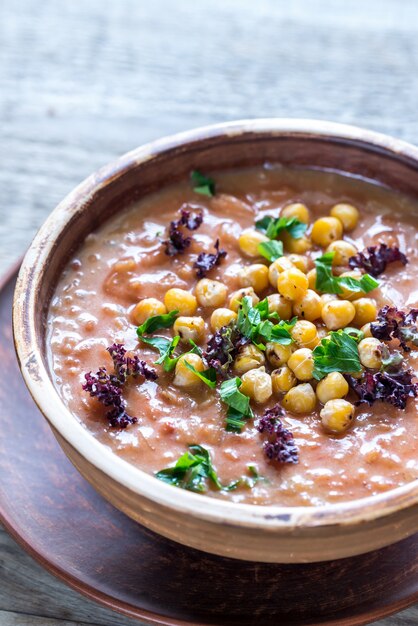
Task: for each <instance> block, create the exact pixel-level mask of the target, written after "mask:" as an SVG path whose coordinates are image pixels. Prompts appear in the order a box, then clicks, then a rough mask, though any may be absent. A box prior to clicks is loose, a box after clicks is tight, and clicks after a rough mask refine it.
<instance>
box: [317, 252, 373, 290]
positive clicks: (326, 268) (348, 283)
mask: <svg viewBox="0 0 418 626" xmlns="http://www.w3.org/2000/svg"><path fill="white" fill-rule="evenodd" d="M334 255H335V252H326V253H325V254H323V255H322V256H321V257H319V258H318V259H316V260H315V267H316V283H315V288H316V289H317V290H318V291H322V292H324V293H338V294H341V293H343V289H342V287H345V288H346V289H349V290H350V291H354V292H359V291H363V292H364V293H369V291H373V289H376V287H378V286H379V282H378V281H377V280H375V279H374V278H373V277H372V276H370V275H369V274H364V275H363V276H362V277H361V278H360V279H359V280H358V279H357V278H352V277H351V276H334V274H333V273H332V261H333V259H334Z"/></svg>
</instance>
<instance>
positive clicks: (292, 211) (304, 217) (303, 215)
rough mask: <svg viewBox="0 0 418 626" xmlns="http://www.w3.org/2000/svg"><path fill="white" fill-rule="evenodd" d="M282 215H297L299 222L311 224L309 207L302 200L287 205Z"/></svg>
mask: <svg viewBox="0 0 418 626" xmlns="http://www.w3.org/2000/svg"><path fill="white" fill-rule="evenodd" d="M280 215H281V216H282V217H296V219H297V220H299V222H303V223H304V224H309V220H310V216H309V209H308V207H307V206H305V205H304V204H302V203H301V202H294V203H292V204H288V205H286V206H285V207H284V208H283V209H282V211H281V213H280Z"/></svg>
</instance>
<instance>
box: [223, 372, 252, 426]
mask: <svg viewBox="0 0 418 626" xmlns="http://www.w3.org/2000/svg"><path fill="white" fill-rule="evenodd" d="M240 385H241V379H240V378H238V377H236V378H230V379H229V380H225V381H224V382H223V383H222V385H221V386H220V388H219V396H220V398H221V400H222V402H224V403H225V404H226V405H227V406H228V413H227V416H226V420H225V427H226V429H227V430H235V431H238V432H240V431H241V429H242V427H243V426H244V425H245V419H246V418H252V417H254V414H253V412H252V410H251V407H250V399H249V398H248V396H245V395H244V394H243V393H241V392H240V390H239V387H240Z"/></svg>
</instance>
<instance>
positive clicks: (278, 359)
mask: <svg viewBox="0 0 418 626" xmlns="http://www.w3.org/2000/svg"><path fill="white" fill-rule="evenodd" d="M291 354H292V347H291V346H283V345H282V344H281V343H276V342H274V341H269V342H268V343H266V357H267V361H268V362H269V363H270V365H272V366H273V367H280V365H284V364H285V363H287V362H288V360H289V358H290V355H291Z"/></svg>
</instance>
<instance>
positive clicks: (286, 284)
mask: <svg viewBox="0 0 418 626" xmlns="http://www.w3.org/2000/svg"><path fill="white" fill-rule="evenodd" d="M308 287H309V283H308V279H307V278H306V275H305V274H304V273H303V272H301V271H300V270H298V269H297V268H296V267H294V268H292V269H290V270H285V271H284V272H282V273H281V274H279V277H278V279H277V291H278V292H279V293H280V294H281V295H282V296H283V297H284V298H286V299H287V300H292V301H295V300H301V299H302V298H303V297H304V295H305V294H306V292H307V291H308Z"/></svg>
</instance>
